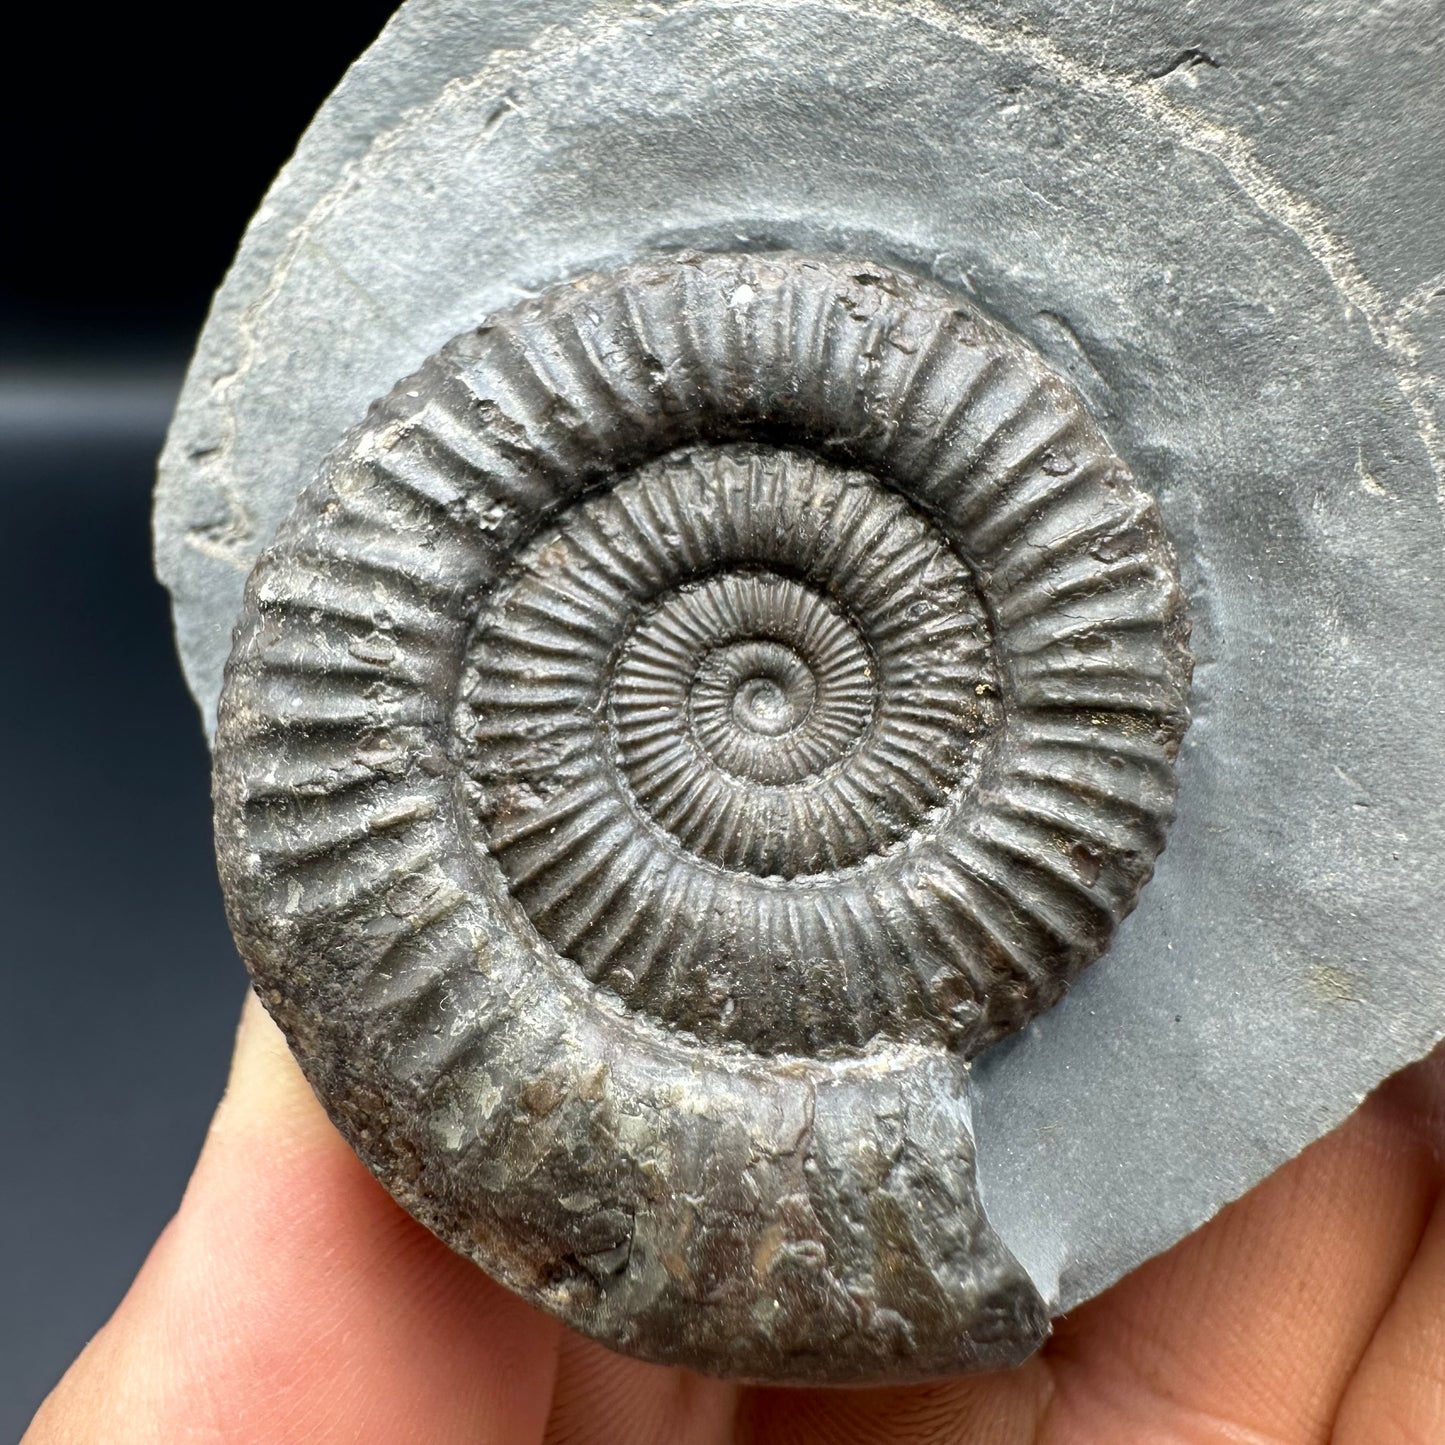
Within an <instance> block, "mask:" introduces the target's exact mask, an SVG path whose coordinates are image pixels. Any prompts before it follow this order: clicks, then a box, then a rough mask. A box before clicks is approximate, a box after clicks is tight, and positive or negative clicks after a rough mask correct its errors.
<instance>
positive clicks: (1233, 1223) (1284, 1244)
mask: <svg viewBox="0 0 1445 1445" xmlns="http://www.w3.org/2000/svg"><path fill="white" fill-rule="evenodd" d="M1437 1188H1438V1179H1437V1171H1436V1167H1435V1161H1434V1157H1433V1154H1432V1152H1431V1150H1430V1148H1429V1147H1428V1143H1427V1141H1426V1140H1425V1139H1424V1138H1423V1137H1422V1135H1421V1133H1420V1130H1419V1129H1418V1127H1416V1123H1415V1121H1414V1119H1412V1118H1411V1117H1409V1116H1408V1114H1407V1113H1405V1112H1402V1111H1401V1110H1400V1109H1399V1108H1398V1107H1397V1095H1396V1093H1395V1091H1393V1090H1391V1089H1390V1088H1387V1089H1385V1090H1382V1091H1381V1092H1380V1093H1379V1094H1378V1095H1377V1096H1375V1097H1374V1098H1372V1099H1371V1100H1370V1101H1369V1102H1368V1103H1367V1104H1366V1105H1365V1106H1364V1107H1363V1108H1362V1109H1361V1110H1360V1111H1359V1112H1358V1113H1357V1114H1356V1115H1355V1116H1354V1117H1352V1118H1351V1119H1350V1120H1348V1121H1347V1122H1346V1123H1345V1124H1344V1125H1343V1126H1342V1127H1341V1128H1340V1129H1339V1130H1337V1131H1336V1132H1335V1133H1334V1134H1332V1135H1330V1136H1328V1137H1327V1138H1325V1139H1323V1140H1321V1141H1320V1142H1319V1143H1317V1144H1315V1145H1313V1146H1312V1147H1311V1148H1309V1149H1307V1150H1306V1151H1305V1152H1304V1153H1303V1154H1302V1155H1301V1156H1300V1157H1299V1158H1298V1159H1296V1160H1294V1161H1293V1162H1292V1163H1290V1164H1288V1165H1286V1166H1285V1167H1284V1168H1283V1169H1281V1170H1280V1171H1279V1172H1278V1173H1276V1174H1275V1175H1273V1176H1271V1177H1270V1178H1269V1179H1268V1180H1266V1181H1265V1182H1264V1183H1263V1184H1262V1185H1260V1186H1259V1187H1258V1188H1257V1189H1255V1190H1254V1191H1253V1192H1252V1193H1251V1194H1249V1195H1247V1196H1245V1198H1243V1199H1242V1200H1240V1201H1239V1202H1238V1203H1236V1204H1234V1205H1232V1206H1230V1207H1229V1208H1227V1209H1226V1210H1224V1211H1223V1212H1222V1213H1221V1214H1220V1216H1219V1217H1218V1218H1217V1219H1216V1220H1214V1221H1213V1222H1212V1223H1211V1224H1210V1225H1208V1226H1207V1227H1206V1228H1205V1229H1203V1230H1201V1231H1199V1232H1198V1233H1197V1234H1195V1235H1193V1236H1191V1237H1190V1238H1189V1239H1187V1240H1185V1241H1184V1242H1183V1243H1182V1244H1180V1245H1178V1246H1176V1247H1175V1248H1174V1249H1173V1250H1171V1251H1170V1252H1169V1253H1168V1254H1166V1255H1164V1256H1162V1257H1161V1258H1159V1259H1157V1260H1154V1261H1152V1262H1150V1263H1149V1264H1146V1265H1145V1266H1143V1268H1141V1269H1140V1270H1138V1271H1136V1272H1135V1273H1134V1274H1133V1275H1131V1276H1129V1277H1128V1278H1127V1279H1126V1280H1124V1281H1123V1282H1122V1283H1121V1284H1120V1285H1119V1286H1117V1287H1116V1288H1115V1289H1113V1290H1111V1291H1109V1292H1108V1293H1107V1294H1105V1295H1103V1296H1101V1297H1100V1298H1099V1299H1098V1300H1096V1301H1093V1302H1092V1303H1091V1304H1089V1305H1087V1306H1084V1307H1083V1308H1081V1309H1079V1310H1078V1311H1076V1312H1075V1314H1074V1316H1073V1317H1072V1318H1071V1319H1069V1320H1067V1321H1064V1322H1062V1323H1061V1325H1060V1327H1059V1329H1058V1332H1057V1334H1056V1336H1055V1340H1054V1342H1053V1344H1052V1346H1051V1348H1050V1351H1049V1359H1050V1364H1051V1366H1052V1369H1053V1373H1054V1380H1055V1388H1056V1397H1055V1401H1054V1407H1053V1408H1054V1412H1055V1417H1056V1418H1061V1419H1067V1420H1068V1421H1069V1429H1070V1431H1071V1432H1072V1434H1070V1435H1069V1436H1068V1437H1067V1438H1070V1439H1078V1440H1080V1441H1095V1440H1098V1441H1105V1440H1109V1441H1112V1440H1117V1439H1119V1438H1130V1435H1129V1432H1131V1431H1132V1432H1134V1433H1136V1434H1137V1435H1138V1436H1139V1438H1146V1439H1150V1440H1156V1439H1157V1440H1160V1441H1166V1440H1167V1441H1171V1442H1172V1441H1180V1442H1188V1441H1196V1440H1198V1441H1206V1440H1207V1441H1216V1440H1220V1439H1226V1438H1235V1435H1237V1436H1239V1437H1241V1438H1244V1439H1261V1440H1269V1441H1276V1440H1278V1441H1289V1442H1294V1441H1301V1442H1303V1441H1315V1440H1319V1441H1324V1440H1328V1439H1329V1438H1330V1433H1331V1429H1332V1425H1333V1421H1334V1420H1335V1417H1336V1414H1337V1412H1338V1409H1339V1404H1340V1400H1341V1396H1342V1394H1343V1390H1344V1386H1345V1383H1346V1381H1347V1380H1348V1379H1349V1376H1350V1374H1351V1372H1352V1371H1353V1369H1354V1367H1355V1364H1356V1362H1357V1361H1358V1360H1359V1359H1360V1356H1361V1355H1362V1353H1363V1352H1364V1350H1365V1348H1366V1346H1367V1344H1368V1342H1369V1340H1370V1338H1371V1336H1372V1335H1373V1333H1374V1331H1375V1329H1376V1328H1377V1326H1378V1324H1379V1321H1380V1319H1381V1317H1382V1315H1383V1314H1384V1312H1385V1310H1386V1309H1387V1307H1388V1305H1389V1301H1390V1299H1391V1297H1392V1296H1393V1294H1394V1292H1395V1290H1396V1287H1397V1285H1398V1282H1399V1281H1400V1279H1401V1278H1402V1276H1403V1275H1404V1273H1405V1271H1406V1270H1407V1268H1408V1267H1409V1264H1410V1260H1411V1258H1412V1257H1413V1255H1414V1253H1415V1250H1416V1247H1417V1244H1418V1241H1419V1239H1420V1236H1421V1233H1422V1231H1423V1229H1424V1227H1425V1222H1426V1220H1427V1219H1428V1217H1429V1213H1430V1210H1431V1207H1432V1203H1433V1199H1434V1196H1435V1193H1436V1190H1437ZM1229 1431H1234V1432H1235V1435H1230V1434H1229V1433H1228V1432H1229ZM1046 1438H1048V1437H1047V1436H1046ZM1061 1438H1063V1437H1061Z"/></svg>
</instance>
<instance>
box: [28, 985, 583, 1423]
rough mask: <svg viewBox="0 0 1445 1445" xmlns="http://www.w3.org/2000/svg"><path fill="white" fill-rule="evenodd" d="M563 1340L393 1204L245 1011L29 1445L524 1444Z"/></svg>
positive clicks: (274, 1040)
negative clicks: (203, 1133) (190, 1163)
mask: <svg viewBox="0 0 1445 1445" xmlns="http://www.w3.org/2000/svg"><path fill="white" fill-rule="evenodd" d="M556 1331H557V1326H556V1325H555V1324H554V1323H552V1322H551V1321H549V1320H547V1319H545V1318H544V1317H543V1316H541V1315H540V1314H538V1313H536V1312H535V1311H533V1310H532V1309H530V1308H529V1307H528V1306H526V1305H525V1304H523V1303H522V1302H521V1301H520V1300H518V1299H516V1298H515V1297H514V1296H512V1295H510V1294H509V1293H507V1292H506V1291H505V1290H503V1289H501V1288H500V1287H499V1286H497V1285H495V1284H493V1283H491V1282H490V1281H489V1280H487V1279H486V1277H485V1276H484V1275H483V1274H482V1273H481V1272H480V1271H479V1270H478V1269H477V1268H476V1267H475V1266H474V1265H472V1264H470V1263H468V1262H467V1261H465V1260H463V1259H461V1258H460V1257H458V1256H457V1255H454V1254H452V1253H451V1252H450V1251H449V1250H447V1249H446V1247H445V1246H443V1245H442V1244H441V1243H440V1242H439V1241H438V1240H436V1239H435V1238H434V1237H433V1236H432V1235H430V1234H429V1233H428V1232H427V1231H426V1230H424V1229H423V1228H422V1227H421V1226H420V1225H418V1224H416V1223H415V1222H414V1221H413V1220H411V1219H410V1218H409V1217H408V1216H407V1215H406V1214H405V1213H404V1212H403V1211H402V1210H401V1209H400V1208H399V1207H398V1206H397V1205H396V1204H394V1203H393V1202H392V1200H391V1199H390V1198H389V1196H388V1195H387V1194H386V1193H385V1191H384V1190H383V1189H382V1188H381V1187H380V1185H378V1184H377V1183H376V1181H375V1180H373V1179H372V1178H371V1176H370V1175H369V1174H368V1173H367V1171H366V1169H365V1168H364V1167H363V1165H362V1164H361V1163H360V1161H359V1160H358V1159H357V1158H356V1156H355V1155H354V1154H353V1153H352V1152H351V1150H350V1149H349V1148H348V1147H347V1145H346V1144H345V1142H344V1141H343V1140H342V1138H341V1137H340V1135H339V1134H337V1133H336V1131H335V1130H334V1129H333V1128H332V1126H331V1124H330V1122H329V1121H328V1120H327V1119H326V1117H325V1114H324V1113H323V1111H322V1110H321V1108H320V1106H319V1105H318V1103H317V1102H316V1099H315V1097H314V1096H313V1095H312V1093H311V1090H310V1088H309V1087H308V1086H307V1084H306V1082H305V1080H304V1079H303V1078H302V1077H301V1074H300V1071H299V1070H298V1069H297V1067H296V1065H295V1063H294V1062H293V1061H292V1059H291V1057H290V1054H289V1053H288V1052H287V1049H286V1046H285V1043H284V1041H283V1040H282V1038H281V1035H280V1033H279V1031H278V1030H277V1029H276V1028H275V1026H274V1025H273V1024H272V1023H271V1022H270V1020H269V1019H267V1018H266V1017H265V1015H264V1013H263V1012H262V1011H261V1009H260V1007H259V1006H258V1005H257V1004H256V1003H255V1001H254V1000H248V1003H247V1007H246V1010H245V1012H244V1014H243V1018H242V1024H241V1028H240V1031H239V1033H238V1037H237V1047H236V1056H235V1060H234V1062H233V1066H232V1071H231V1078H230V1081H229V1084H228V1087H227V1091H226V1095H225V1098H224V1100H223V1101H222V1104H221V1107H220V1109H219V1110H218V1111H217V1114H216V1118H215V1121H214V1123H213V1125H212V1128H211V1131H210V1133H209V1135H208V1136H207V1140H206V1143H205V1146H204V1148H203V1150H202V1154H201V1158H200V1161H199V1163H198V1164H197V1167H196V1171H195V1174H194V1176H193V1177H192V1180H191V1183H190V1185H189V1187H188V1188H187V1191H186V1194H185V1198H184V1200H183V1201H182V1204H181V1207H180V1210H179V1211H178V1213H177V1215H176V1217H175V1219H174V1220H173V1221H172V1222H171V1224H170V1225H169V1226H168V1227H167V1229H166V1231H165V1233H164V1234H163V1235H162V1237H161V1239H160V1241H159V1242H158V1243H157V1245H156V1247H155V1249H154V1250H153V1251H152V1254H151V1256H150V1258H149V1259H148V1260H147V1262H146V1264H145V1267H144V1268H143V1270H142V1272H141V1274H140V1276H139V1278H138V1279H137V1280H136V1283H135V1285H134V1286H133V1287H132V1289H131V1291H130V1293H129V1294H128V1295H127V1296H126V1299H125V1300H124V1301H123V1303H122V1305H121V1307H120V1309H119V1310H118V1311H117V1312H116V1315H115V1317H114V1318H113V1319H112V1320H111V1322H110V1323H109V1324H108V1325H107V1326H106V1328H105V1329H104V1330H103V1331H102V1332H101V1334H100V1335H99V1336H97V1338H96V1340H95V1341H94V1342H93V1343H92V1345H91V1346H90V1347H89V1348H88V1349H87V1351H86V1352H85V1354H84V1355H82V1357H81V1359H80V1360H79V1361H78V1362H77V1364H76V1365H75V1367H73V1369H72V1371H71V1373H70V1374H69V1375H68V1376H67V1377H66V1379H65V1380H64V1381H62V1383H61V1385H60V1387H59V1388H58V1389H57V1391H56V1394H55V1395H54V1396H53V1397H52V1399H51V1401H49V1402H47V1405H46V1407H45V1408H44V1410H42V1412H41V1415H40V1417H38V1418H37V1421H36V1424H35V1426H34V1427H33V1430H32V1435H31V1436H29V1437H27V1445H41V1442H44V1445H50V1442H52V1441H55V1442H59V1441H62V1440H63V1441H65V1442H66V1445H84V1442H87V1441H99V1440H102V1439H103V1440H105V1441H106V1442H107V1445H139V1442H151V1441H154V1442H157V1445H159V1442H166V1445H170V1442H174V1441H176V1440H179V1439H188V1440H189V1439H195V1440H204V1441H206V1442H215V1445H222V1442H236V1445H240V1442H246V1445H254V1442H256V1441H261V1440H264V1441H266V1442H268V1445H273V1442H274V1445H290V1442H293V1441H294V1442H297V1445H300V1442H306V1445H317V1442H330V1441H343V1440H344V1441H346V1442H348V1445H350V1442H359V1445H367V1442H373V1441H374V1442H376V1445H411V1442H416V1445H453V1442H455V1445H493V1442H496V1445H502V1442H505V1445H525V1442H528V1441H537V1440H539V1439H540V1437H541V1433H542V1428H543V1425H544V1422H545V1417H546V1402H547V1400H548V1398H549V1396H550V1393H551V1385H552V1375H553V1371H554V1367H555V1356H556Z"/></svg>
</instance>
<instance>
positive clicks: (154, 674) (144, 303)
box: [0, 0, 393, 1442]
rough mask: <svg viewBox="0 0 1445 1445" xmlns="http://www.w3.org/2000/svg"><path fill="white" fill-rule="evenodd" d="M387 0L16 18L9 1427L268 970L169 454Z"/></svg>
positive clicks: (5, 305)
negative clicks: (167, 522)
mask: <svg viewBox="0 0 1445 1445" xmlns="http://www.w3.org/2000/svg"><path fill="white" fill-rule="evenodd" d="M392 8H393V5H392V3H390V0H348V3H347V4H345V5H322V4H315V3H313V4H312V5H310V6H308V5H306V4H305V3H304V0H303V3H299V4H298V3H296V0H292V3H290V4H288V5H282V4H278V3H270V0H268V3H260V4H257V3H252V4H249V5H247V6H245V7H234V8H231V7H220V6H216V7H210V6H195V5H192V6H189V7H185V8H182V7H179V6H177V7H171V6H167V5H154V6H147V7H139V8H138V9H137V8H135V7H113V8H112V9H111V10H110V11H109V12H108V13H106V14H101V15H91V14H89V13H87V11H86V10H85V9H83V8H82V9H70V8H65V9H60V10H57V9H55V8H53V7H51V8H50V9H49V11H48V13H45V14H41V15H38V16H37V15H34V14H32V15H30V16H29V17H28V18H24V19H22V18H20V17H13V18H7V21H6V27H5V36H6V38H5V41H4V42H3V44H4V51H5V57H6V60H7V62H8V63H7V65H6V71H7V82H6V84H7V90H6V96H5V99H4V100H3V101H0V104H3V105H4V107H5V109H6V110H7V111H10V112H11V113H10V114H7V115H5V117H4V119H5V122H6V124H5V129H4V134H5V136H6V142H5V183H4V187H3V192H0V194H3V195H4V201H3V208H0V619H3V622H0V629H3V631H0V636H3V639H4V643H3V647H0V744H3V750H0V769H3V795H0V796H3V800H4V805H5V807H4V814H5V816H4V821H3V823H0V920H3V926H0V1104H3V1107H0V1442H6V1441H14V1440H18V1439H19V1437H20V1435H21V1433H22V1432H23V1430H24V1428H25V1425H26V1424H27V1423H28V1421H29V1418H30V1416H31V1414H32V1413H33V1412H34V1410H35V1409H36V1407H37V1406H38V1405H39V1403H40V1401H41V1399H42V1398H43V1397H44V1395H45V1394H46V1392H47V1391H48V1390H49V1389H50V1388H51V1386H52V1385H53V1384H54V1383H55V1381H56V1380H57V1379H58V1378H59V1376H60V1374H61V1373H62V1372H63V1370H64V1369H65V1367H66V1366H67V1365H68V1364H69V1362H70V1361H71V1360H72V1359H73V1358H74V1356H75V1355H76V1354H77V1353H78V1352H79V1350H80V1349H81V1348H82V1346H83V1345H84V1344H85V1342H86V1340H87V1339H89V1337H90V1336H91V1335H92V1334H93V1333H94V1332H95V1330H96V1329H97V1328H99V1326H100V1325H101V1324H102V1323H103V1322H104V1321H105V1319H106V1317H107V1316H108V1315H109V1314H110V1312H111V1310H112V1309H113V1308H114V1307H115V1305H116V1303H117V1302H118V1301H119V1299H120V1297H121V1295H122V1294H123V1293H124V1291H125V1289H126V1287H127V1285H128V1284H129V1282H130V1280H131V1278H132V1276H133V1275H134V1274H135V1271H136V1269H137V1268H138V1267H139V1265H140V1263H141V1261H142V1260H143V1259H144V1257H145V1254H146V1252H147V1250H148V1249H149V1248H150V1246H151V1244H152V1243H153V1242H154V1240H155V1237H156V1235H157V1234H158V1233H159V1232H160V1230H161V1228H162V1227H163V1226H164V1224H165V1222H166V1220H167V1219H168V1218H169V1216H170V1214H171V1213H172V1211H173V1210H174V1208H175V1205H176V1202H177V1201H178V1200H179V1198H180V1194H181V1190H182V1189H183V1187H184V1184H185V1180H186V1177H187V1175H188V1174H189V1172H190V1169H191V1166H192V1164H193V1162H194V1160H195V1156H196V1152H197V1150H198V1148H199V1146H200V1142H201V1138H202V1135H203V1133H204V1131H205V1126H206V1122H207V1120H208V1119H209V1117H210V1114H211V1111H212V1110H213V1108H214V1107H215V1104H216V1100H217V1099H218V1097H219V1095H220V1091H221V1087H222V1084H223V1082H224V1078H225V1069H226V1063H227V1058H228V1054H229V1051H230V1042H231V1033H232V1030H233V1028H234V1025H235V1021H236V1017H237V1014H238V1012H239V1008H240V1004H241V998H242V995H243V991H244V988H245V980H244V974H243V971H242V969H241V966H240V964H239V962H238V961H237V958H236V955H235V951H234V949H233V948H232V945H231V941H230V938H229V936H228V935H227V932H226V926H225V920H224V918H223V916H222V913H221V904H220V895H219V892H218V889H217V886H216V881H215V868H214V863H213V860H212V855H211V842H210V803H209V797H208V789H209V779H208V775H207V757H206V748H205V742H204V739H203V737H202V734H201V728H200V723H199V719H198V715H197V713H196V710H195V708H194V706H193V705H192V703H191V701H190V698H189V697H188V695H187V693H186V690H185V686H184V684H183V683H182V681H181V676H180V671H179V667H178V665H177V663H176V660H175V654H174V650H173V647H172V643H171V636H170V620H169V615H168V608H167V603H166V598H165V594H164V593H163V592H162V590H161V589H160V587H159V586H158V585H157V584H156V583H155V582H154V581H153V579H152V577H151V565H150V532H149V504H150V496H149V493H150V486H151V481H152V472H153V468H154V463H155V457H156V454H157V452H158V450H159V448H160V444H161V439H162V435H163V433H164V429H165V425H166V421H167V417H168V414H169V410H170V407H171V404H172V401H173V399H174V396H175V392H176V389H177V387H178V386H179V384H180V378H181V373H182V370H183V368H184V365H185V358H186V355H187V353H188V351H189V349H190V346H191V344H192V342H193V340H194V338H195V335H196V333H197V331H198V330H199V328H200V325H201V323H202V321H203V320H204V317H205V310H206V305H207V302H208V299H209V296H210V293H211V292H212V290H213V289H214V288H215V287H216V285H217V284H218V283H219V281H220V279H221V276H222V274H223V272H224V270H225V267H226V265H227V263H228V261H229V259H230V257H231V254H232V252H233V251H234V250H235V247H236V244H237V242H238V241H239V239H240V234H241V230H242V228H243V227H244V225H245V223H246V220H247V218H248V216H249V215H250V213H251V212H252V210H254V209H255V207H256V204H257V203H258V202H259V200H260V198H261V196H262V194H263V192H264V191H265V189H266V186H267V184H268V183H269V181H270V178H271V176H272V175H273V174H274V173H275V171H276V170H277V169H278V168H279V167H280V166H281V164H282V163H283V162H284V161H285V159H286V157H287V155H288V154H289V153H290V151H291V148H292V147H293V146H294V144H295V142H296V140H297V138H298V137H299V135H300V134H301V131H302V130H303V129H304V127H305V125H306V122H307V121H308V119H309V118H310V116H311V114H312V112H313V111H314V110H315V109H316V107H317V106H318V105H319V104H320V103H321V101H322V100H323V99H324V98H325V96H326V94H327V93H328V91H330V89H331V88H332V87H333V86H334V85H335V84H336V82H337V80H339V79H340V77H341V74H342V72H343V71H344V70H345V68H346V66H347V65H348V64H349V63H350V61H351V60H352V59H354V58H355V56H356V55H358V54H359V53H360V52H361V51H362V50H363V49H365V47H366V46H367V45H368V44H369V43H370V41H371V40H372V38H373V37H374V36H375V34H376V32H377V31H378V30H379V29H380V27H381V25H382V24H383V22H384V21H385V19H386V17H387V15H388V14H389V13H390V11H391V10H392ZM22 27H23V28H22Z"/></svg>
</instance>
